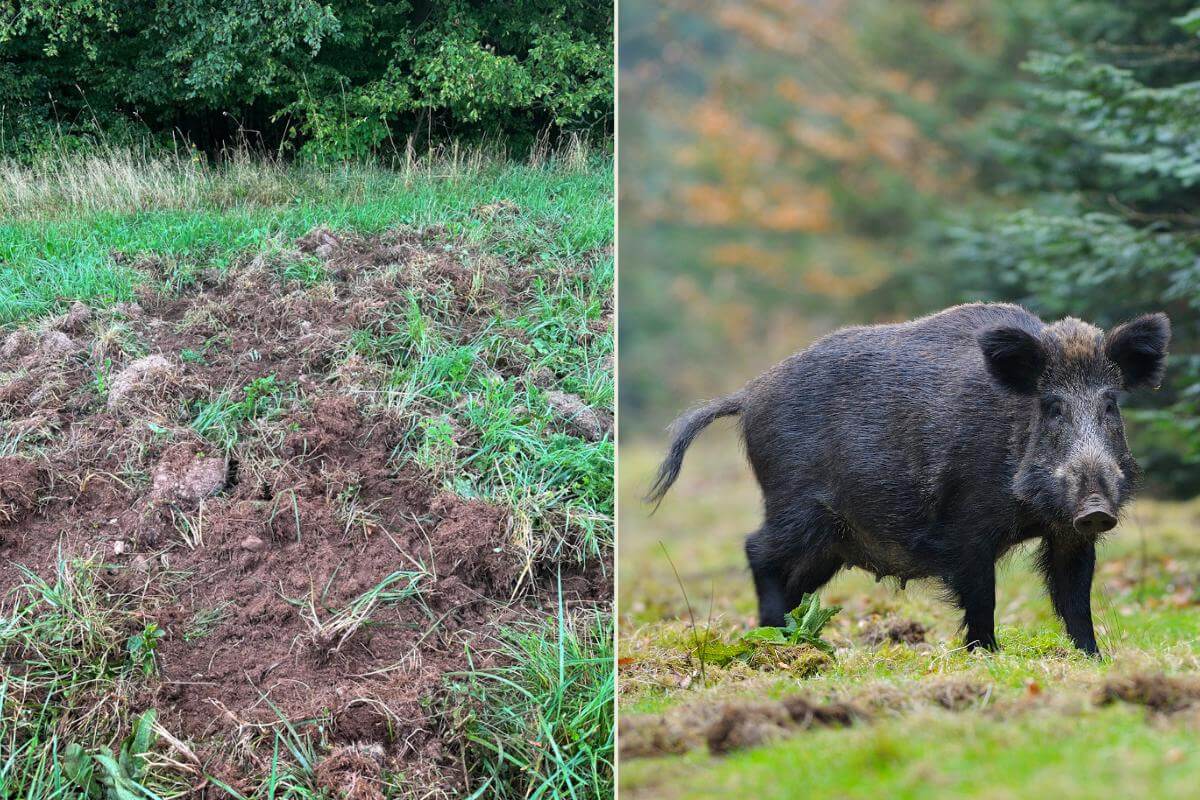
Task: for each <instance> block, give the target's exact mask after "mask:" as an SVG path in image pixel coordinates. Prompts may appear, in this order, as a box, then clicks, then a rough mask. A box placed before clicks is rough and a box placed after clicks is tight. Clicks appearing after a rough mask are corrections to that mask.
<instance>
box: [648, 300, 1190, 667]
mask: <svg viewBox="0 0 1200 800" xmlns="http://www.w3.org/2000/svg"><path fill="white" fill-rule="evenodd" d="M1169 340H1170V322H1169V321H1168V319H1167V317H1166V315H1165V314H1148V315H1145V316H1142V317H1138V318H1137V319H1134V320H1133V321H1131V322H1127V323H1125V324H1123V325H1120V326H1118V327H1116V328H1113V329H1112V330H1110V331H1108V332H1107V333H1104V332H1103V331H1101V330H1100V329H1099V328H1097V327H1095V326H1093V325H1090V324H1088V323H1085V322H1082V321H1081V320H1078V319H1074V318H1070V317H1068V318H1066V319H1063V320H1060V321H1058V322H1055V323H1053V324H1049V325H1048V324H1046V323H1044V322H1043V321H1042V320H1040V319H1038V317H1036V316H1035V315H1033V314H1032V313H1030V312H1029V311H1027V310H1025V309H1023V308H1021V307H1019V306H1015V305H1007V304H992V303H987V304H985V303H975V304H970V305H961V306H955V307H953V308H949V309H947V310H945V311H942V312H940V313H937V314H933V315H931V316H928V317H923V318H921V319H917V320H913V321H911V322H905V323H900V324H894V325H875V326H867V327H853V328H846V329H843V330H839V331H836V332H834V333H832V334H830V335H829V336H826V337H825V338H823V339H821V340H819V341H817V342H816V343H814V344H813V345H812V346H811V347H809V348H808V349H806V350H804V351H802V352H800V353H798V354H796V355H793V356H791V357H790V358H788V359H786V360H785V361H783V362H782V363H780V364H778V365H776V366H775V367H773V368H772V369H770V370H768V371H767V372H765V373H763V374H762V375H761V376H759V377H758V378H756V379H754V380H752V381H751V382H750V383H749V384H747V385H746V386H745V387H744V388H743V389H742V390H741V391H739V392H737V393H736V394H733V395H730V396H728V397H723V398H720V399H718V400H714V401H712V402H710V403H708V404H706V405H703V406H700V407H698V408H695V409H693V410H692V411H690V412H688V413H686V414H684V415H683V416H682V417H680V418H679V419H678V420H677V421H676V422H675V424H674V425H673V436H672V441H671V445H670V450H669V453H668V455H667V457H666V459H665V460H664V462H663V464H662V466H661V468H660V470H659V473H658V477H657V480H656V481H655V483H654V485H653V487H652V488H651V490H650V494H649V496H648V499H649V500H650V501H652V502H660V501H661V500H662V497H663V495H664V494H665V493H666V492H667V490H668V489H669V488H670V487H671V484H672V483H674V481H675V479H676V478H677V477H678V475H679V469H680V466H681V464H682V461H683V456H684V452H685V451H686V450H687V448H688V446H689V445H690V444H691V442H692V440H693V439H695V437H696V435H697V434H699V433H700V431H701V430H703V429H704V428H705V427H706V426H707V425H709V424H710V423H711V422H712V421H713V420H715V419H717V418H718V417H724V416H731V415H740V417H741V430H742V435H743V438H744V440H745V445H746V453H747V455H748V457H749V460H750V464H751V465H752V467H753V470H754V475H755V477H756V478H757V480H758V483H759V486H760V487H761V489H762V494H763V501H764V503H763V505H764V517H765V519H764V521H763V524H762V527H761V528H759V529H758V530H757V531H755V532H754V533H752V534H750V536H749V537H748V538H747V540H746V555H747V557H748V559H749V562H750V568H751V571H752V573H753V576H754V586H755V590H756V592H757V595H758V607H759V617H760V622H761V624H762V625H775V626H778V625H782V624H783V622H784V614H785V613H786V612H787V611H789V610H790V609H792V608H793V607H795V606H796V605H798V604H799V602H800V599H801V597H802V596H803V595H804V594H805V593H807V592H814V591H816V590H817V589H819V588H820V587H821V586H823V585H824V584H825V583H826V582H828V581H829V579H830V578H832V577H833V576H834V575H835V574H836V573H837V572H838V571H839V570H841V569H843V568H846V567H859V568H861V569H864V570H867V571H869V572H872V573H874V574H875V575H876V577H877V578H879V579H882V578H883V577H889V576H890V577H894V578H897V579H899V582H900V584H901V586H903V585H904V583H905V582H907V581H908V580H912V579H920V578H933V579H936V580H939V581H941V582H942V584H944V586H945V587H946V589H947V590H948V595H949V596H950V597H951V598H952V599H953V600H954V602H955V603H956V605H957V606H958V607H959V608H961V610H962V612H963V626H964V627H965V629H966V644H967V646H968V647H970V648H976V647H984V648H988V649H995V648H996V646H997V645H996V635H995V630H994V614H995V606H996V572H995V565H996V561H997V560H998V559H999V558H1000V557H1001V556H1003V555H1004V554H1005V553H1006V552H1008V551H1009V550H1011V549H1012V548H1013V547H1015V546H1016V545H1018V544H1020V543H1022V542H1026V541H1029V540H1033V539H1036V540H1039V544H1038V555H1037V564H1038V567H1039V568H1040V571H1041V572H1042V574H1043V575H1044V577H1045V581H1046V586H1047V588H1048V590H1049V595H1050V598H1051V601H1052V603H1053V605H1054V609H1055V611H1056V612H1057V613H1058V615H1059V616H1060V617H1061V618H1062V620H1063V623H1064V624H1065V626H1066V630H1067V634H1068V635H1069V636H1070V637H1071V639H1072V640H1073V641H1074V643H1075V645H1076V646H1077V647H1079V648H1080V649H1081V650H1083V651H1085V652H1087V653H1091V654H1095V653H1097V652H1098V650H1097V647H1096V637H1095V634H1094V631H1093V628H1092V612H1091V599H1090V589H1091V583H1092V573H1093V571H1094V568H1095V561H1096V542H1097V540H1098V538H1099V537H1100V536H1101V535H1102V534H1104V533H1105V532H1106V531H1109V530H1111V529H1112V528H1113V527H1114V526H1115V525H1116V524H1117V520H1118V516H1119V514H1120V511H1121V509H1122V507H1124V506H1125V504H1126V503H1127V502H1128V501H1129V499H1130V497H1131V496H1132V494H1133V491H1134V487H1135V485H1136V482H1137V478H1138V475H1139V470H1138V465H1137V463H1136V462H1135V461H1134V459H1133V456H1132V455H1131V454H1130V452H1129V448H1128V446H1127V444H1126V441H1125V432H1124V425H1123V423H1122V420H1121V413H1120V409H1119V407H1118V400H1119V399H1120V398H1121V397H1122V396H1123V394H1124V393H1125V392H1126V391H1129V390H1133V389H1139V388H1142V387H1156V386H1158V384H1159V382H1160V381H1161V379H1162V375H1163V370H1164V367H1165V362H1166V356H1167V345H1168V342H1169Z"/></svg>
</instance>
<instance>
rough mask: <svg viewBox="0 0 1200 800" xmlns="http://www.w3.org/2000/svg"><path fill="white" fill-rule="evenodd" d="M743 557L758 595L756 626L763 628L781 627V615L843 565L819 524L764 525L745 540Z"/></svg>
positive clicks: (823, 583) (826, 580)
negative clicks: (747, 560) (748, 562)
mask: <svg viewBox="0 0 1200 800" xmlns="http://www.w3.org/2000/svg"><path fill="white" fill-rule="evenodd" d="M746 557H747V558H748V559H749V561H750V570H751V572H753V574H754V589H755V591H756V592H757V594H758V620H759V625H762V626H764V627H766V626H774V627H782V626H783V624H784V615H785V614H787V612H789V611H791V610H792V609H794V608H795V607H796V606H798V605H800V601H801V599H803V597H804V595H806V594H809V593H810V592H815V591H817V590H818V589H820V588H821V587H822V586H824V585H825V584H826V583H828V582H829V579H830V578H832V577H833V576H834V575H835V574H836V573H837V571H838V570H839V569H841V568H842V565H843V562H842V559H841V558H839V557H838V556H836V555H835V554H834V553H833V552H832V551H831V548H830V545H829V541H828V538H827V537H826V536H825V527H824V526H821V525H812V526H811V527H806V526H794V527H788V528H782V527H779V526H773V525H771V524H769V523H768V524H766V525H763V527H761V528H759V529H758V530H757V531H756V532H754V533H752V534H750V536H749V538H747V539H746Z"/></svg>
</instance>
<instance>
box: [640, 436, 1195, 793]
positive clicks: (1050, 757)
mask: <svg viewBox="0 0 1200 800" xmlns="http://www.w3.org/2000/svg"><path fill="white" fill-rule="evenodd" d="M661 455H662V453H661V450H660V448H658V447H655V446H654V445H653V443H652V442H651V441H649V440H643V441H636V442H633V443H628V444H627V443H625V442H624V441H623V442H622V445H621V466H620V476H619V487H618V492H619V498H620V503H619V508H620V530H621V546H620V554H619V559H620V560H619V572H620V582H619V587H618V591H619V610H620V618H619V623H618V624H619V643H618V655H619V664H620V667H619V686H618V705H619V709H620V719H621V723H620V734H619V745H620V779H619V787H620V791H621V796H623V797H629V798H640V797H645V798H651V797H653V798H699V797H729V796H731V795H734V794H747V795H749V796H754V797H767V798H770V797H779V798H783V797H795V796H799V795H802V796H804V797H809V798H819V797H830V798H833V797H837V798H878V797H895V798H922V800H929V798H938V797H945V798H951V797H956V798H957V797H968V796H969V797H986V798H1017V797H1030V796H1038V797H1057V798H1063V800H1068V799H1069V798H1085V797H1114V796H1115V797H1121V796H1153V797H1186V796H1191V795H1192V794H1193V793H1194V776H1195V774H1196V771H1197V769H1200V749H1198V748H1197V746H1196V731H1197V728H1198V727H1200V714H1198V713H1197V701H1198V700H1200V679H1198V676H1197V672H1198V671H1200V638H1198V634H1200V615H1198V613H1197V610H1198V607H1200V590H1198V587H1197V580H1198V578H1200V533H1197V530H1198V525H1200V503H1197V502H1196V501H1190V502H1168V501H1161V500H1155V499H1150V498H1145V499H1141V500H1138V501H1137V502H1136V503H1135V504H1134V505H1133V507H1132V508H1131V509H1130V510H1129V512H1128V514H1127V517H1126V519H1125V520H1124V521H1123V523H1122V524H1121V525H1120V526H1118V528H1117V529H1116V530H1115V531H1114V533H1113V534H1112V535H1110V536H1109V537H1108V540H1107V541H1106V542H1105V544H1104V545H1103V547H1102V549H1101V551H1100V555H1099V563H1098V567H1097V577H1096V581H1095V584H1094V589H1093V604H1094V607H1095V609H1096V621H1097V629H1098V638H1099V641H1100V647H1101V650H1102V652H1103V658H1102V659H1101V660H1092V659H1089V658H1087V657H1085V656H1083V655H1081V654H1080V653H1078V652H1077V651H1075V650H1074V649H1073V648H1072V646H1071V644H1070V642H1069V640H1068V639H1067V638H1066V635H1065V633H1064V632H1063V631H1062V628H1061V625H1060V623H1059V622H1058V621H1057V620H1056V619H1055V617H1054V616H1053V613H1052V611H1051V608H1050V604H1049V600H1048V599H1047V598H1046V596H1045V593H1044V591H1043V589H1042V586H1041V583H1040V580H1039V579H1038V577H1037V576H1036V575H1035V574H1034V572H1033V571H1032V565H1031V557H1030V554H1029V553H1023V552H1017V553H1015V554H1012V555H1010V556H1009V557H1008V558H1006V560H1005V561H1004V562H1002V566H1001V569H1000V571H999V577H998V587H997V592H998V594H997V633H998V637H999V640H1000V645H1001V648H1002V649H1001V651H1000V652H998V653H988V652H975V653H969V652H967V651H966V650H965V649H964V648H963V647H962V636H961V632H960V631H959V630H958V622H959V614H958V612H957V611H956V610H955V609H953V608H952V607H951V606H950V605H948V604H946V603H945V602H943V601H942V599H941V596H940V591H939V590H938V588H937V587H936V586H934V585H932V584H929V583H928V582H920V583H918V582H913V583H910V584H909V585H908V587H907V589H906V590H905V591H900V589H899V587H898V586H897V585H895V583H894V582H891V581H885V582H884V583H881V584H877V583H875V581H874V578H873V576H869V575H866V574H864V573H861V572H858V571H850V572H843V573H841V574H840V575H839V576H838V577H836V578H835V579H834V581H833V582H832V583H830V584H829V585H828V586H826V587H825V588H824V589H823V590H822V591H821V593H820V602H821V604H822V606H840V607H841V608H840V610H839V611H838V612H837V613H836V614H835V615H834V616H833V617H832V619H831V620H830V621H829V623H828V625H827V626H826V627H825V629H824V631H823V632H822V633H821V634H820V635H821V637H822V638H823V639H824V640H825V641H826V642H828V643H829V644H830V645H831V652H830V653H828V654H826V653H824V652H821V651H820V650H819V649H818V648H814V647H796V648H777V649H776V650H775V651H773V652H768V653H766V654H760V652H759V650H764V649H765V648H756V649H755V650H753V651H751V653H750V655H749V657H748V658H747V657H746V656H745V655H743V656H741V657H735V658H729V653H730V652H731V651H730V649H729V647H728V646H729V645H731V644H736V643H737V642H738V641H739V640H740V639H741V637H742V636H743V635H744V634H745V633H746V632H747V631H749V630H751V629H752V628H753V627H754V626H755V624H756V617H755V614H756V609H755V599H754V591H753V586H752V583H751V579H750V574H749V571H748V569H747V568H746V566H745V561H744V556H743V554H742V541H743V537H744V536H745V535H746V534H747V533H749V532H750V531H752V530H754V529H755V528H756V527H757V526H758V524H759V519H758V513H759V495H758V490H757V486H756V484H755V483H754V481H753V478H752V476H751V475H750V472H749V468H748V466H747V465H746V464H745V461H744V458H743V456H742V455H741V453H740V446H739V443H738V442H737V435H736V432H735V430H734V426H733V425H729V424H721V423H718V424H716V425H714V426H713V428H712V429H710V430H709V431H708V432H707V433H706V434H705V436H704V438H703V439H701V440H700V441H699V442H698V443H697V444H696V445H695V446H694V447H693V448H692V450H691V452H690V454H689V456H688V459H687V460H686V461H685V465H684V471H683V474H682V477H681V478H680V481H679V482H678V483H677V484H676V486H675V487H674V489H673V490H672V492H671V493H670V494H669V495H668V496H667V498H666V500H665V501H664V502H663V504H662V506H661V507H660V508H659V510H658V511H657V513H655V514H654V515H652V516H651V515H650V514H649V509H648V508H647V506H646V505H645V504H644V503H642V502H641V496H642V495H643V494H644V493H645V491H646V488H647V487H648V486H649V483H650V480H651V478H652V476H653V473H654V470H655V468H656V466H657V460H658V458H659V457H660V456H661Z"/></svg>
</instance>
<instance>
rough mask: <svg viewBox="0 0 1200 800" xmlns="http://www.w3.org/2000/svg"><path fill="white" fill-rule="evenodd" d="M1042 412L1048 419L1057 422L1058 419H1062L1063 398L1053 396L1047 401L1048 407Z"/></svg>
mask: <svg viewBox="0 0 1200 800" xmlns="http://www.w3.org/2000/svg"><path fill="white" fill-rule="evenodd" d="M1042 414H1043V415H1044V416H1045V417H1046V419H1048V420H1051V421H1052V422H1057V421H1058V420H1060V419H1062V416H1063V403H1062V400H1059V399H1057V398H1051V399H1050V400H1048V401H1046V408H1045V410H1044V411H1043V412H1042Z"/></svg>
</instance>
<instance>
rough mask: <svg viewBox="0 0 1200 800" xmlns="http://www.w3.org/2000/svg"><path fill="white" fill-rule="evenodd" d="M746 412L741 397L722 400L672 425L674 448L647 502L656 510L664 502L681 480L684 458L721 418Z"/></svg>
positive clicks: (733, 396)
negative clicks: (688, 450) (674, 485)
mask: <svg viewBox="0 0 1200 800" xmlns="http://www.w3.org/2000/svg"><path fill="white" fill-rule="evenodd" d="M741 411H742V396H741V394H740V393H739V394H732V395H729V396H728V397H721V398H718V399H716V400H713V401H711V402H709V403H705V404H704V405H702V406H697V407H696V408H693V409H692V410H691V411H688V412H687V413H686V414H684V415H683V416H681V417H680V418H679V419H677V420H675V422H674V423H672V424H671V447H670V449H669V450H668V451H667V457H666V458H665V459H663V463H662V465H661V466H660V467H659V468H658V475H657V477H655V479H654V485H653V486H651V487H650V491H649V492H647V493H646V502H648V503H654V505H655V508H657V507H658V504H659V503H661V502H662V499H663V497H664V496H665V495H666V494H667V490H668V489H670V488H671V484H673V483H675V479H676V478H678V477H679V469H680V468H681V467H682V466H683V454H684V453H686V452H687V449H688V447H690V446H691V444H692V441H693V440H694V439H695V438H696V436H697V435H699V433H700V431H702V430H704V429H705V428H707V427H708V426H709V425H711V424H712V423H713V422H714V421H715V420H716V419H718V418H719V417H731V416H733V415H734V414H739V413H741Z"/></svg>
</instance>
